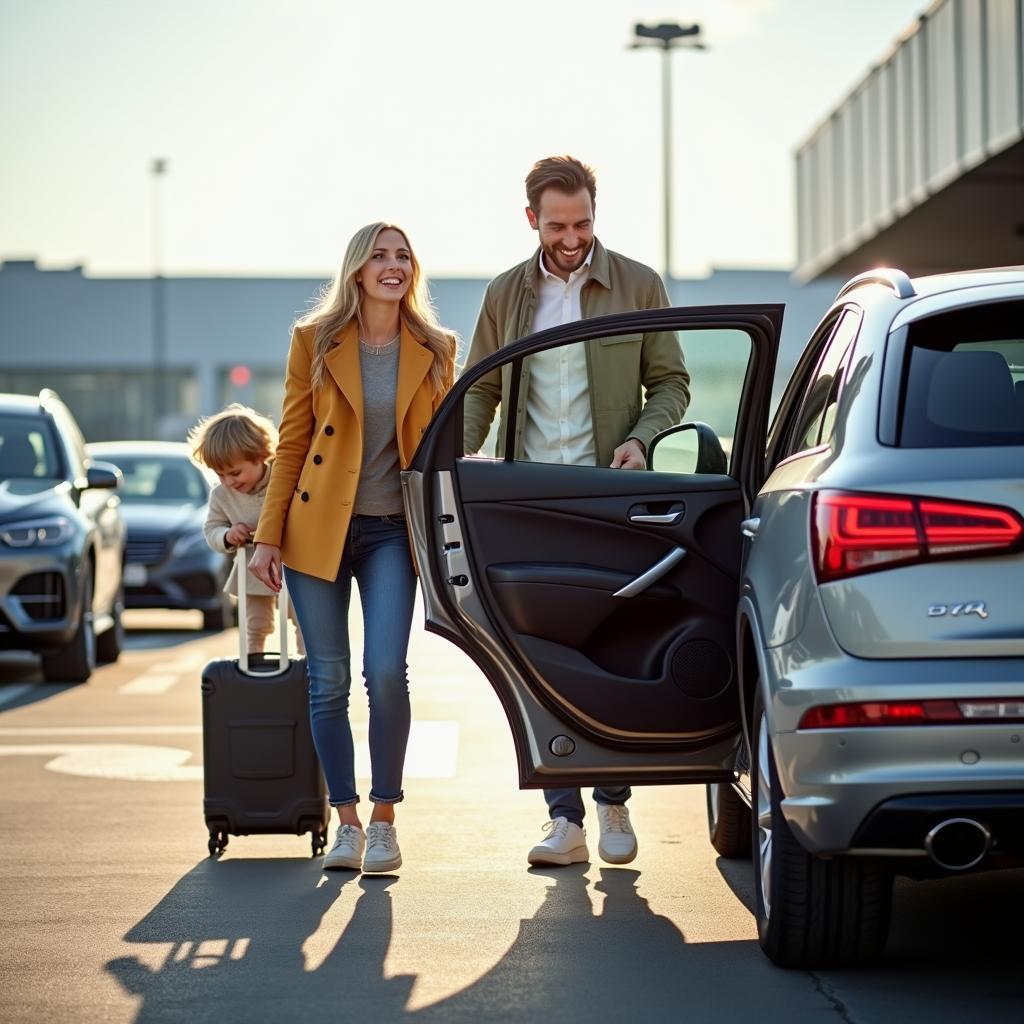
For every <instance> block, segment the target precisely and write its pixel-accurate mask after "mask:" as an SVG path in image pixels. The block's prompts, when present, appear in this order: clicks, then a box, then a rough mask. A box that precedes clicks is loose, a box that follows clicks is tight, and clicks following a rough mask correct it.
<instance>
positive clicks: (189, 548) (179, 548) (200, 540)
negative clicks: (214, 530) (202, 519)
mask: <svg viewBox="0 0 1024 1024" xmlns="http://www.w3.org/2000/svg"><path fill="white" fill-rule="evenodd" d="M204 548H206V535H205V534H204V533H203V531H202V530H193V531H192V532H191V533H184V534H182V535H181V536H180V537H179V538H178V539H177V540H176V541H175V542H174V547H173V548H171V558H185V557H186V556H187V555H195V554H198V553H199V552H200V551H202V550H203V549H204Z"/></svg>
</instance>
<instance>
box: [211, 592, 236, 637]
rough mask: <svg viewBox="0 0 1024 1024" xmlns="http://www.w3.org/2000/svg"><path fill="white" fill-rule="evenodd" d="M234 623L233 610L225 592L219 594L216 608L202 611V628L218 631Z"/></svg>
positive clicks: (228, 627)
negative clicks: (219, 599)
mask: <svg viewBox="0 0 1024 1024" xmlns="http://www.w3.org/2000/svg"><path fill="white" fill-rule="evenodd" d="M234 624H235V610H234V607H233V604H232V601H231V598H230V597H229V596H228V595H227V594H221V601H220V604H219V605H218V606H217V607H216V608H210V609H209V610H208V611H205V612H203V629H206V630H212V631H214V632H218V631H219V630H222V629H230V628H231V627H232V626H233V625H234Z"/></svg>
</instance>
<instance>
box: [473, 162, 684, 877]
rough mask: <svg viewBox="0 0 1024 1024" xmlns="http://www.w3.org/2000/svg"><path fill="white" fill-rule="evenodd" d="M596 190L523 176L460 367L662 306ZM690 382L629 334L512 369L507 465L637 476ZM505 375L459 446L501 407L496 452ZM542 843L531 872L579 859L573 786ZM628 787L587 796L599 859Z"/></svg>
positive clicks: (556, 176)
mask: <svg viewBox="0 0 1024 1024" xmlns="http://www.w3.org/2000/svg"><path fill="white" fill-rule="evenodd" d="M596 195H597V184H596V180H595V177H594V172H593V170H592V169H591V168H589V167H587V166H586V165H585V164H582V163H580V161H578V160H575V159H573V158H572V157H569V156H557V157H548V158H547V159H544V160H539V161H538V162H537V163H536V164H534V166H533V169H532V170H531V171H530V173H529V174H528V175H527V177H526V197H527V201H528V205H527V207H526V219H527V220H528V221H529V223H530V227H531V228H533V230H534V231H536V232H537V234H538V236H539V240H540V247H539V249H538V250H537V251H536V252H535V253H534V254H533V255H532V256H531V257H530V258H529V259H528V260H526V262H525V263H520V264H519V265H518V266H515V267H513V268H512V269H511V270H507V271H505V273H503V274H500V275H499V276H498V277H496V278H495V279H494V280H493V281H491V283H490V284H489V285H488V286H487V290H486V292H485V293H484V301H483V306H482V308H481V310H480V316H479V318H478V320H477V325H476V330H475V331H474V332H473V342H472V345H471V346H470V350H469V357H468V359H467V362H466V365H467V366H472V365H473V364H475V363H477V362H479V361H480V360H481V359H483V358H484V357H485V356H488V355H490V354H491V353H492V352H496V351H497V350H498V349H499V348H500V347H502V346H504V345H508V344H510V343H511V342H513V341H516V340H517V339H519V338H522V337H525V336H526V335H528V334H532V333H534V332H536V331H540V330H543V329H545V328H548V327H555V326H557V325H559V324H565V323H571V322H573V321H576V320H582V319H588V318H590V317H596V316H603V315H605V314H607V313H623V312H627V311H629V310H636V309H657V308H661V307H664V306H667V305H669V301H668V296H667V294H666V293H665V286H664V284H663V283H662V281H661V279H660V278H659V277H658V275H657V273H655V271H653V270H652V269H651V268H650V267H647V266H644V264H642V263H637V262H635V261H634V260H630V259H627V258H626V257H625V256H621V255H619V254H618V253H615V252H611V251H609V250H607V249H605V248H604V246H603V245H602V244H601V243H600V242H599V241H598V240H597V238H596V237H595V236H594V210H595V204H596ZM689 382H690V376H689V374H688V373H687V371H686V367H685V365H684V363H683V355H682V350H681V349H680V346H679V342H678V340H677V338H676V336H675V335H674V334H673V333H672V332H659V333H650V334H644V335H635V336H629V337H626V338H622V339H620V340H617V341H616V343H615V344H610V345H600V344H597V343H596V342H595V343H593V344H587V345H582V344H573V345H567V346H564V347H562V348H559V349H553V350H550V351H548V352H543V353H540V354H538V355H535V356H531V357H530V358H528V359H526V360H524V361H523V369H522V377H521V379H520V387H519V396H520V397H519V407H518V409H517V415H516V418H515V431H516V433H515V446H514V451H515V457H516V458H517V459H527V460H529V461H532V462H547V463H562V464H573V465H590V466H610V467H611V468H612V469H644V468H646V464H647V463H646V456H647V446H648V445H649V444H650V443H651V440H652V439H653V438H654V437H655V435H657V434H658V433H660V432H661V431H662V430H665V429H666V428H667V427H671V426H674V425H675V424H677V423H679V422H680V420H681V419H682V416H683V413H684V412H685V410H686V406H687V404H688V402H689V399H690V392H689ZM510 384H511V368H510V366H505V367H503V368H502V369H501V370H496V371H494V372H493V373H491V374H488V375H487V376H486V377H483V378H481V379H480V380H479V381H478V382H477V383H476V384H474V385H473V387H472V388H471V389H470V391H469V392H468V393H467V395H466V400H465V406H464V420H465V449H466V451H467V452H476V451H479V449H480V447H481V445H482V444H483V442H484V440H485V438H486V437H487V434H488V431H489V430H490V427H491V423H492V421H493V419H494V412H495V409H497V408H498V406H499V404H500V407H501V413H500V419H499V425H498V451H502V450H503V449H504V445H505V435H506V431H507V426H508V417H507V411H508V400H509V393H510V392H509V388H510ZM544 796H545V799H546V800H547V803H548V813H549V816H550V819H551V820H550V821H549V822H547V823H546V824H545V826H544V828H545V831H547V833H548V835H547V838H546V839H545V840H544V841H543V842H541V843H539V844H537V845H536V846H534V847H533V849H532V850H530V852H529V855H528V860H529V862H530V863H531V864H573V863H578V862H583V861H587V860H589V856H590V855H589V851H588V849H587V839H586V832H585V831H584V829H583V818H584V808H583V799H582V796H581V794H580V791H579V789H546V790H544ZM629 796H630V790H629V787H628V786H622V787H608V786H598V787H597V788H595V790H594V800H595V801H596V803H597V816H598V822H599V825H600V841H599V844H598V852H599V853H600V855H601V857H602V859H604V860H605V861H607V862H608V863H610V864H628V863H629V862H630V861H632V860H633V859H634V857H636V851H637V842H636V834H635V833H634V831H633V828H632V825H631V824H630V820H629V811H628V810H627V808H626V801H627V800H628V799H629Z"/></svg>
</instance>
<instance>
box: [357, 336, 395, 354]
mask: <svg viewBox="0 0 1024 1024" xmlns="http://www.w3.org/2000/svg"><path fill="white" fill-rule="evenodd" d="M401 337H402V332H401V331H399V332H398V333H397V334H396V335H395V336H394V337H393V338H392V339H391V340H390V341H389V342H387V343H385V344H384V345H373V344H371V343H370V342H368V341H366V339H365V338H360V339H359V351H360V352H366V353H367V354H369V355H373V356H384V355H387V354H388V353H390V352H394V350H395V349H396V348H398V342H399V341H400V339H401Z"/></svg>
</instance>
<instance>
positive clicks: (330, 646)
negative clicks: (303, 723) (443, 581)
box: [284, 515, 416, 807]
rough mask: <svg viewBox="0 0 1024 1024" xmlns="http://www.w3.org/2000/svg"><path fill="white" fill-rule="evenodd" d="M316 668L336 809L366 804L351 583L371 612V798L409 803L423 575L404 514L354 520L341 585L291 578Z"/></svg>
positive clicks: (367, 636)
mask: <svg viewBox="0 0 1024 1024" xmlns="http://www.w3.org/2000/svg"><path fill="white" fill-rule="evenodd" d="M284 574H285V579H286V581H287V583H288V592H289V593H290V594H291V598H292V603H293V604H294V605H295V614H296V616H297V617H298V620H299V627H300V629H301V630H302V636H303V638H304V639H305V641H306V658H307V664H308V666H309V719H310V723H311V725H312V729H313V743H314V745H315V746H316V752H317V755H318V756H319V758H320V764H321V766H322V767H323V770H324V778H325V779H326V780H327V792H328V795H329V798H330V802H331V804H332V806H334V807H340V806H342V805H345V804H355V803H358V802H359V794H358V793H357V792H356V773H355V751H354V749H353V745H352V727H351V725H350V724H349V720H348V698H349V690H350V688H351V684H352V668H351V655H350V648H349V638H348V609H349V599H350V597H351V593H352V577H353V576H354V577H355V580H356V583H358V584H359V599H360V602H361V604H362V606H363V632H364V635H363V679H364V680H365V684H366V693H367V696H368V698H369V703H370V766H371V775H372V777H371V785H370V799H371V800H372V801H374V802H375V803H381V804H396V803H398V802H400V801H401V800H402V797H403V793H402V769H403V767H404V765H405V749H406V746H407V745H408V742H409V723H410V718H411V716H410V711H409V681H408V677H407V675H406V669H407V665H406V660H405V659H406V654H407V653H408V650H409V632H410V630H411V628H412V612H413V604H414V601H415V598H416V574H415V573H414V572H413V568H412V555H411V554H410V552H409V536H408V534H407V532H406V529H405V519H404V517H402V516H398V515H395V516H353V517H352V523H351V525H350V527H349V531H348V537H347V538H346V540H345V548H344V550H343V552H342V555H341V565H340V567H339V569H338V578H337V579H336V580H335V581H334V582H333V583H332V582H330V581H328V580H322V579H320V578H319V577H317V576H309V575H307V574H306V573H302V572H297V571H296V570H295V569H289V568H288V567H287V566H286V567H285V570H284Z"/></svg>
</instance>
